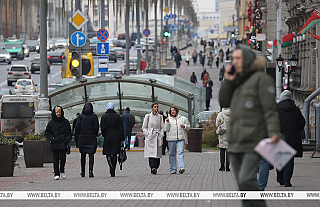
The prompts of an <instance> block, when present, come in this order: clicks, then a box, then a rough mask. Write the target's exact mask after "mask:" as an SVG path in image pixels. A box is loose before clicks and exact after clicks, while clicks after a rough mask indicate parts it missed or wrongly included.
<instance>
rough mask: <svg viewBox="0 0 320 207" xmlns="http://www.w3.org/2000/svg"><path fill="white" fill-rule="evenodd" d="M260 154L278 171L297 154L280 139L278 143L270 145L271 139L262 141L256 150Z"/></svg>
mask: <svg viewBox="0 0 320 207" xmlns="http://www.w3.org/2000/svg"><path fill="white" fill-rule="evenodd" d="M254 151H256V152H257V153H258V154H260V155H261V156H262V157H263V158H265V159H266V160H267V161H268V162H269V163H270V164H272V165H273V166H274V167H275V168H276V169H277V170H278V171H281V170H282V168H283V167H284V166H285V165H286V164H287V163H288V162H289V160H290V159H291V158H292V157H293V156H294V155H295V154H296V153H297V151H296V150H295V149H293V148H292V147H291V146H290V145H288V144H287V143H286V142H285V141H283V140H282V139H280V140H279V141H278V142H277V143H273V144H271V143H270V138H266V139H263V140H261V141H260V142H259V143H258V144H257V146H256V147H255V148H254Z"/></svg>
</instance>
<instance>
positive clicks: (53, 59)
mask: <svg viewBox="0 0 320 207" xmlns="http://www.w3.org/2000/svg"><path fill="white" fill-rule="evenodd" d="M63 54H64V53H61V52H50V53H49V54H48V61H49V63H50V64H52V63H62V61H63V58H64V56H63Z"/></svg>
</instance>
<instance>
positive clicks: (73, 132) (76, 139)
mask: <svg viewBox="0 0 320 207" xmlns="http://www.w3.org/2000/svg"><path fill="white" fill-rule="evenodd" d="M79 115H80V113H77V115H76V116H77V118H75V119H74V120H73V123H72V130H71V134H72V135H74V141H75V143H76V147H77V148H78V146H79V132H77V130H76V125H77V120H78V117H79Z"/></svg>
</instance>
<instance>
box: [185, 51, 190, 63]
mask: <svg viewBox="0 0 320 207" xmlns="http://www.w3.org/2000/svg"><path fill="white" fill-rule="evenodd" d="M190 59H191V55H190V52H189V51H188V52H187V53H186V63H187V65H189V62H190Z"/></svg>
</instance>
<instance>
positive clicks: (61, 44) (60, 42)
mask: <svg viewBox="0 0 320 207" xmlns="http://www.w3.org/2000/svg"><path fill="white" fill-rule="evenodd" d="M55 45H56V48H65V47H67V46H68V40H66V39H58V40H57V41H56V43H55Z"/></svg>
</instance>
